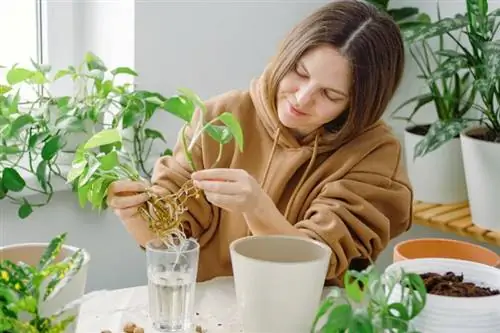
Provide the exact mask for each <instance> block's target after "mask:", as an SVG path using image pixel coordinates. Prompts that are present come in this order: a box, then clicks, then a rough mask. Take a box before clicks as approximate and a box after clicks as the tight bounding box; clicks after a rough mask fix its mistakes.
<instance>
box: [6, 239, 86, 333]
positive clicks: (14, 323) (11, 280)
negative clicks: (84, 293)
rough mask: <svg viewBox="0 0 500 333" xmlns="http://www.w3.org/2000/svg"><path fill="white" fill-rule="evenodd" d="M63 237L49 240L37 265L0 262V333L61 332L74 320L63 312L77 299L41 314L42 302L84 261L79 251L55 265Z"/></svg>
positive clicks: (54, 295) (64, 282)
mask: <svg viewBox="0 0 500 333" xmlns="http://www.w3.org/2000/svg"><path fill="white" fill-rule="evenodd" d="M65 238H66V233H63V234H60V235H58V236H57V237H55V238H53V239H52V240H51V241H50V243H49V245H48V246H47V248H46V249H45V251H44V253H43V254H42V256H41V257H40V260H39V262H38V264H37V265H29V264H27V263H24V262H18V263H15V262H12V261H10V260H6V259H4V260H2V261H1V262H0V332H1V333H18V332H23V333H63V332H65V330H66V329H67V328H68V327H69V326H70V325H71V324H72V323H73V322H74V321H75V316H73V315H69V314H68V312H67V311H68V310H69V309H71V307H72V306H75V305H76V304H78V300H75V302H73V303H72V304H67V305H66V306H64V307H63V308H61V309H59V310H58V311H57V312H56V313H53V314H50V315H49V316H43V314H42V306H43V303H44V302H46V301H50V300H51V299H53V298H54V297H56V296H57V295H58V293H59V292H60V291H61V290H62V289H63V288H64V287H65V286H66V285H67V284H68V283H69V282H70V281H71V280H72V279H73V277H74V276H75V275H76V274H77V273H78V272H79V271H80V269H81V267H82V264H83V262H84V253H83V251H82V250H78V251H76V252H75V253H74V254H72V255H71V256H68V257H66V258H65V259H63V260H62V261H60V262H56V258H57V256H58V255H59V253H60V252H61V249H62V246H63V243H64V240H65Z"/></svg>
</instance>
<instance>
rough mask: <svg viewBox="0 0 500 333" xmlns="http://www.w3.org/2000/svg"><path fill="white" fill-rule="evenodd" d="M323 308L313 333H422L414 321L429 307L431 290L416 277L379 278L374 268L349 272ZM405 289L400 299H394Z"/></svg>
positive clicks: (387, 276) (392, 276)
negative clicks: (396, 290)
mask: <svg viewBox="0 0 500 333" xmlns="http://www.w3.org/2000/svg"><path fill="white" fill-rule="evenodd" d="M344 287H345V288H344V290H342V289H340V288H334V289H333V290H332V292H331V293H330V295H328V296H327V297H326V298H325V299H324V301H323V302H322V304H321V306H320V307H319V309H318V311H317V314H316V318H315V320H314V323H313V327H312V330H311V333H418V332H417V331H415V330H413V328H412V326H411V322H410V321H411V320H412V319H413V318H415V317H416V316H417V315H418V314H419V313H420V312H421V311H422V309H423V308H424V307H425V304H426V300H427V290H426V288H425V284H424V281H423V280H422V278H421V277H420V276H419V275H418V274H416V273H406V272H403V271H402V272H400V273H399V274H383V275H381V274H379V273H378V272H377V271H376V270H375V268H374V266H373V265H371V266H369V267H368V268H367V269H366V270H364V271H361V272H358V271H347V272H346V274H345V275H344ZM397 287H403V288H405V289H406V292H403V293H401V297H400V299H394V298H393V297H391V294H392V293H393V291H394V289H395V288H397Z"/></svg>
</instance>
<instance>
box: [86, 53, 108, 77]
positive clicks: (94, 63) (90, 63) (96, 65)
mask: <svg viewBox="0 0 500 333" xmlns="http://www.w3.org/2000/svg"><path fill="white" fill-rule="evenodd" d="M85 62H86V63H87V69H88V70H89V71H92V70H95V69H97V70H100V71H104V72H105V71H107V70H108V69H107V68H106V66H105V65H104V62H103V61H102V60H101V58H99V57H98V56H96V55H95V54H94V53H92V52H87V54H85Z"/></svg>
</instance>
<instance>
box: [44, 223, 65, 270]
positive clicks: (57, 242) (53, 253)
mask: <svg viewBox="0 0 500 333" xmlns="http://www.w3.org/2000/svg"><path fill="white" fill-rule="evenodd" d="M66 236H67V233H66V232H64V233H62V234H59V235H58V236H56V237H54V238H53V239H52V240H51V241H50V242H49V245H48V246H47V248H46V249H45V250H44V252H43V254H42V256H41V258H40V261H39V263H38V270H39V271H43V270H45V269H46V268H47V267H49V266H50V265H51V264H52V263H53V262H54V260H55V258H56V257H57V256H58V255H59V253H60V252H61V249H62V246H63V244H64V241H65V240H66Z"/></svg>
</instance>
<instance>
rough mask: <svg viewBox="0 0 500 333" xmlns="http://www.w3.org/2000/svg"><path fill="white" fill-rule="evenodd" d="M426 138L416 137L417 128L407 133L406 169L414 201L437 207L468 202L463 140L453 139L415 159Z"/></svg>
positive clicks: (413, 127) (406, 130)
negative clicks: (420, 145) (422, 141)
mask: <svg viewBox="0 0 500 333" xmlns="http://www.w3.org/2000/svg"><path fill="white" fill-rule="evenodd" d="M423 137H424V136H423V135H421V134H416V133H415V126H411V127H407V128H406V129H405V133H404V142H405V157H406V165H407V170H408V175H409V177H410V181H411V184H412V186H413V192H414V199H415V200H416V201H423V202H428V203H436V204H453V203H461V202H464V201H467V200H468V198H467V186H466V181H465V172H464V167H463V162H462V151H461V145H460V139H459V138H455V139H452V140H451V141H449V142H447V143H445V144H444V145H442V146H441V147H439V148H438V149H436V150H434V151H432V152H430V153H427V154H426V155H424V156H422V157H417V158H416V159H414V158H413V152H414V148H415V146H416V145H417V143H418V142H419V141H420V140H422V139H423Z"/></svg>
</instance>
